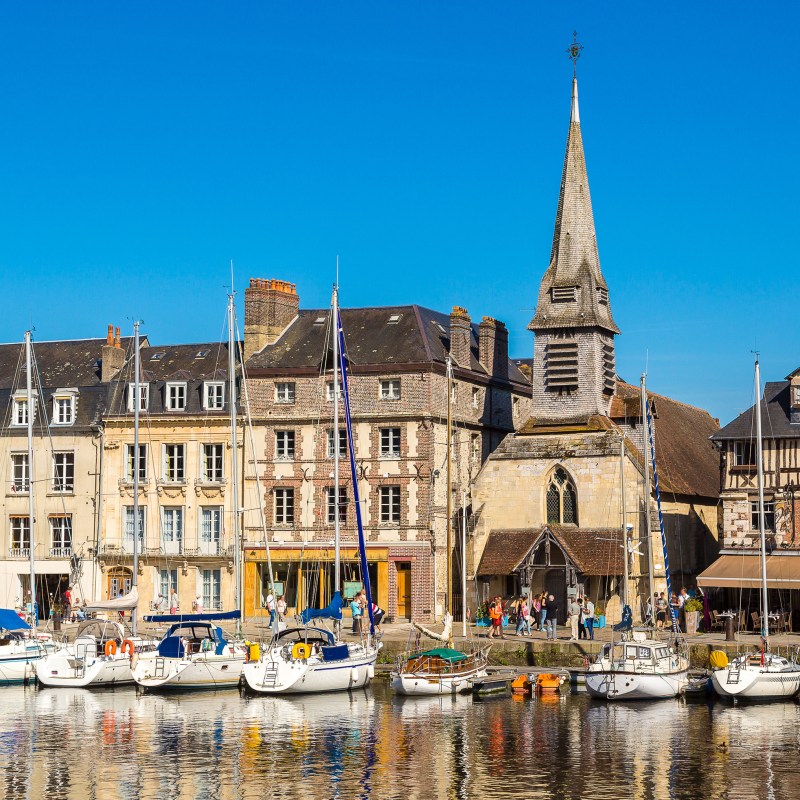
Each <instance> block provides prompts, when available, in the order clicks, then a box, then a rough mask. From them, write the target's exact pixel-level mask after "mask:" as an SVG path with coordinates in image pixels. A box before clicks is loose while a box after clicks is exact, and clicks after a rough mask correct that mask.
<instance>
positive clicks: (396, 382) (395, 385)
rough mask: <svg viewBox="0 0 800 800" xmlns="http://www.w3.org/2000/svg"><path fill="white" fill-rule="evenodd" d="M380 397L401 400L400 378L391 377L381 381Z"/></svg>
mask: <svg viewBox="0 0 800 800" xmlns="http://www.w3.org/2000/svg"><path fill="white" fill-rule="evenodd" d="M380 398H381V400H399V399H400V378H389V379H388V380H383V381H381V390H380Z"/></svg>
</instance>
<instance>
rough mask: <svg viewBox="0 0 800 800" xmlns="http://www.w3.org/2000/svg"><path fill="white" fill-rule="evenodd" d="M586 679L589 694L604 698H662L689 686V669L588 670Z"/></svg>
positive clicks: (680, 692) (673, 694)
mask: <svg viewBox="0 0 800 800" xmlns="http://www.w3.org/2000/svg"><path fill="white" fill-rule="evenodd" d="M585 681H586V690H587V691H588V692H589V694H590V695H591V696H592V697H596V698H599V699H602V700H663V699H667V698H670V697H677V696H678V695H680V694H682V693H683V691H684V690H685V689H686V687H687V686H688V685H689V671H688V669H683V670H679V671H677V672H651V673H642V672H636V671H625V670H613V669H612V670H594V671H587V672H586V674H585Z"/></svg>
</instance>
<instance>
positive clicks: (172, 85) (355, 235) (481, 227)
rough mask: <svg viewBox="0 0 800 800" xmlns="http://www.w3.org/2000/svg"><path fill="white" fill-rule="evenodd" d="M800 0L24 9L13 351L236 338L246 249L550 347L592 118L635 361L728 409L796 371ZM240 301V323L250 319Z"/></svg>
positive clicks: (8, 192)
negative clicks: (577, 167)
mask: <svg viewBox="0 0 800 800" xmlns="http://www.w3.org/2000/svg"><path fill="white" fill-rule="evenodd" d="M797 21H798V12H797V8H796V6H795V5H794V4H789V3H786V4H777V3H775V4H767V5H761V6H758V7H757V6H756V5H755V4H752V3H739V2H725V3H722V2H710V3H688V2H687V3H673V4H654V3H624V2H620V3H613V4H612V3H579V2H569V3H543V2H540V3H533V2H522V1H521V0H520V1H517V2H503V3H487V2H459V3H455V2H451V3H444V2H404V3H401V2H394V3H389V2H379V3H375V2H371V3H368V2H348V3H333V2H321V1H320V2H283V3H245V2H239V3H235V4H222V3H201V2H192V3H177V2H176V3H169V4H155V3H139V4H128V5H127V6H120V5H119V4H105V5H104V4H81V3H69V4H65V3H53V4H45V3H39V4H23V3H15V4H12V3H6V4H4V5H3V6H2V8H0V268H2V270H3V274H4V275H5V276H6V292H7V296H8V298H9V301H8V302H7V304H6V305H5V307H4V308H3V314H2V316H1V317H0V340H3V341H15V340H19V339H20V338H21V336H22V333H23V331H24V330H25V329H26V328H27V327H29V326H30V325H31V324H33V325H34V326H35V328H36V337H37V338H38V339H52V338H81V337H89V336H103V335H104V333H105V326H106V325H107V324H108V323H111V322H113V323H115V324H118V325H121V326H122V327H123V329H124V330H126V331H127V330H130V325H131V320H132V319H133V318H135V317H139V318H141V319H143V320H144V321H145V323H146V324H145V326H144V328H143V330H144V331H145V332H147V333H148V335H149V336H150V337H151V341H153V342H154V343H158V342H190V341H204V340H209V341H215V340H218V339H219V338H220V337H221V336H222V330H223V325H224V314H225V308H224V307H225V293H226V289H225V286H226V285H227V284H228V282H229V277H228V270H229V266H228V265H229V261H230V259H233V260H234V263H235V269H236V276H237V279H236V284H237V288H238V290H239V300H240V308H241V301H242V300H243V289H244V287H245V285H246V283H247V280H248V279H249V278H250V277H251V276H252V277H277V278H282V279H286V280H290V281H293V282H296V283H297V285H298V291H299V292H300V296H301V304H302V305H303V306H304V307H320V306H325V305H327V303H328V299H329V294H330V286H331V283H332V281H333V277H334V264H335V259H336V256H337V255H339V257H340V263H341V287H342V288H341V293H342V302H343V303H344V304H345V305H350V306H360V305H391V304H399V303H411V302H416V303H419V304H421V305H426V306H430V307H433V308H436V309H440V310H443V311H448V310H449V309H450V307H451V306H452V305H454V304H458V305H462V306H465V307H466V308H467V309H468V310H469V311H470V313H471V314H472V316H473V319H480V317H481V316H482V315H486V314H488V315H491V316H495V317H497V318H499V319H502V320H503V321H505V323H506V324H507V325H508V327H509V331H510V342H511V350H512V355H517V356H525V355H529V354H530V353H531V351H532V337H531V334H530V333H529V332H527V331H526V329H525V326H526V325H527V323H528V321H529V320H530V318H531V316H532V315H533V307H534V306H535V303H536V293H537V288H538V282H539V279H540V277H541V274H542V273H543V271H544V270H545V268H546V267H547V261H548V258H549V254H550V243H551V238H552V230H553V222H554V218H555V211H556V202H557V199H558V187H559V180H560V173H561V167H562V161H563V152H564V145H565V142H566V134H567V125H568V117H569V96H570V80H571V77H572V70H571V65H570V63H569V61H568V60H567V57H566V54H565V49H566V47H567V45H568V44H569V42H570V41H571V34H572V30H573V29H577V30H578V32H579V38H580V40H581V41H582V43H583V44H584V47H585V49H584V51H583V57H582V59H581V61H580V63H579V80H580V94H581V121H582V127H583V136H584V145H585V148H586V155H587V161H588V168H589V179H590V183H591V189H592V199H593V203H594V212H595V220H596V224H597V233H598V242H599V247H600V259H601V264H602V268H603V271H604V274H605V276H606V280H607V281H608V283H609V287H610V293H611V303H612V307H613V312H614V316H615V319H616V321H617V323H618V325H619V326H620V328H621V329H622V335H621V336H620V337H618V339H617V361H618V371H619V372H620V374H621V375H622V377H623V378H625V379H627V380H630V381H633V382H635V381H636V380H637V379H638V375H639V374H640V373H641V372H642V370H643V368H644V365H645V358H646V357H647V358H648V369H649V376H650V377H649V383H650V386H651V388H652V390H653V391H656V392H661V393H665V394H669V395H671V396H673V397H675V398H677V399H680V400H683V401H685V402H688V403H692V404H696V405H700V406H702V407H705V408H707V409H708V410H709V411H710V412H711V413H712V414H714V415H715V416H719V417H720V418H721V419H722V421H723V422H726V421H728V420H730V419H731V418H732V417H733V416H734V415H735V414H737V413H738V412H739V411H741V410H743V409H744V408H745V407H746V406H748V405H749V404H750V402H751V399H752V390H751V388H750V381H751V369H752V355H751V350H753V349H754V347H758V349H760V351H761V353H762V367H763V373H764V376H765V378H766V379H769V380H780V379H782V378H783V377H784V376H785V375H786V374H788V373H789V372H790V371H791V370H793V369H795V368H796V367H798V366H800V349H799V348H798V335H797V322H796V319H795V317H796V308H797V296H798V280H797V275H798V264H797V259H798V256H797V248H795V247H794V244H795V241H796V232H797V229H798V218H799V217H800V214H798V211H800V209H799V208H798V206H800V194H798V192H797V190H796V187H797V185H798V171H800V167H799V166H798V159H797V157H796V152H795V151H796V138H797V128H798V124H797V123H798V120H797V115H798V110H797V102H796V86H795V84H794V82H793V78H794V76H795V74H796V68H795V65H794V63H793V61H794V59H795V49H796V48H795V47H794V45H793V38H794V33H793V32H794V31H795V29H796V27H797V25H796V23H797ZM240 318H241V311H240Z"/></svg>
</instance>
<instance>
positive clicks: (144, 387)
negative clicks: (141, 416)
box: [128, 383, 150, 412]
mask: <svg viewBox="0 0 800 800" xmlns="http://www.w3.org/2000/svg"><path fill="white" fill-rule="evenodd" d="M135 391H136V384H135V383H129V384H128V411H130V412H133V411H135V410H136V409H135V407H134V405H133V397H134V392H135ZM149 402H150V384H149V383H140V384H139V411H147V407H148V405H149Z"/></svg>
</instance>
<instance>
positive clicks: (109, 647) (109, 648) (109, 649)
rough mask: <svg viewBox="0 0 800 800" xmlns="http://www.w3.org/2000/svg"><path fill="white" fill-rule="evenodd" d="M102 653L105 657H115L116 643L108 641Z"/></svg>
mask: <svg viewBox="0 0 800 800" xmlns="http://www.w3.org/2000/svg"><path fill="white" fill-rule="evenodd" d="M103 652H104V653H105V654H106V655H107V656H115V655H116V654H117V643H116V642H115V641H114V640H113V639H109V640H108V641H107V642H106V646H105V647H104V648H103Z"/></svg>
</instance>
